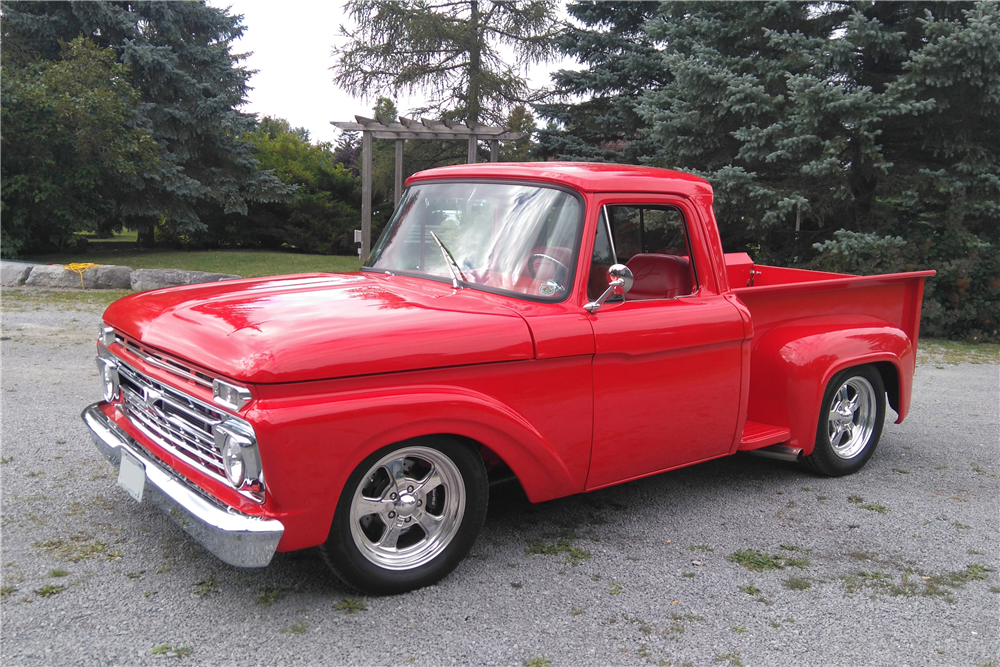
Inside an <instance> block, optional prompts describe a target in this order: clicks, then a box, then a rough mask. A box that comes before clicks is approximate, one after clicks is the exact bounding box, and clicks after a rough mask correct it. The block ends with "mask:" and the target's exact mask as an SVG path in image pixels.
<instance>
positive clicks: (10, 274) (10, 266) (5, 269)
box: [0, 262, 39, 287]
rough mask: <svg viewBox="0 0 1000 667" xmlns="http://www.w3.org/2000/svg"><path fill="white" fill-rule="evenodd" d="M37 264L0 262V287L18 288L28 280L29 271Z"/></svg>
mask: <svg viewBox="0 0 1000 667" xmlns="http://www.w3.org/2000/svg"><path fill="white" fill-rule="evenodd" d="M36 266H39V265H38V264H21V263H20V262H17V263H15V262H0V285H3V286H4V287H20V286H21V285H23V284H24V281H25V280H27V279H28V275H29V274H30V273H31V270H32V269H33V268H35V267H36Z"/></svg>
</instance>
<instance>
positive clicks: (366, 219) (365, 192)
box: [361, 130, 372, 262]
mask: <svg viewBox="0 0 1000 667" xmlns="http://www.w3.org/2000/svg"><path fill="white" fill-rule="evenodd" d="M371 248H372V133H371V131H370V130H365V131H364V132H362V133H361V261H362V262H366V261H368V255H369V254H370V253H371Z"/></svg>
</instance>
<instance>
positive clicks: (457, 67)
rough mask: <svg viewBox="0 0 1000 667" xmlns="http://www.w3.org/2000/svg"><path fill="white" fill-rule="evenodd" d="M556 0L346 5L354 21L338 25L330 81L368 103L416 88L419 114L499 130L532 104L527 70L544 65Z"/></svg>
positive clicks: (352, 0)
mask: <svg viewBox="0 0 1000 667" xmlns="http://www.w3.org/2000/svg"><path fill="white" fill-rule="evenodd" d="M556 7H557V3H556V2H554V1H553V0H527V1H525V2H517V3H509V2H499V1H494V0H459V1H456V2H448V3H441V4H433V3H428V2H395V1H393V0H349V1H348V2H347V4H346V5H345V9H346V11H347V13H348V14H349V15H350V17H351V19H352V20H353V21H354V22H355V24H356V25H355V27H353V29H350V30H348V29H347V28H345V27H344V26H341V27H340V32H341V35H342V36H344V37H347V38H348V40H349V41H348V42H347V44H346V45H345V46H344V47H342V48H338V49H335V50H334V52H333V54H334V56H336V58H337V64H336V65H335V66H334V72H335V76H334V80H335V81H336V82H337V83H338V84H340V85H341V86H343V87H344V88H345V89H346V90H348V91H350V92H351V93H353V94H355V95H358V96H360V97H367V98H369V99H371V98H375V97H376V96H382V95H395V94H396V93H397V91H399V90H407V91H409V92H415V91H420V92H421V93H423V94H424V95H425V96H426V97H427V99H428V100H429V106H428V107H427V108H425V109H422V110H420V111H419V113H426V112H430V111H436V112H437V113H438V114H443V113H444V112H446V111H448V110H457V111H455V113H456V114H457V115H456V117H457V118H460V119H463V120H467V121H469V122H471V123H478V122H481V121H485V122H487V123H489V124H495V125H499V124H502V123H503V121H504V120H505V116H506V114H507V113H508V112H509V111H510V110H511V109H512V108H513V107H515V106H516V105H518V104H523V103H525V102H530V101H533V100H534V99H535V98H536V95H535V94H534V93H532V91H530V90H529V88H528V84H527V81H526V79H525V70H526V68H527V67H528V66H529V65H531V64H533V63H537V62H541V61H545V60H547V59H548V58H549V57H550V55H551V53H552V51H553V43H552V41H553V39H554V37H555V35H556V34H557V33H556V30H557V21H556Z"/></svg>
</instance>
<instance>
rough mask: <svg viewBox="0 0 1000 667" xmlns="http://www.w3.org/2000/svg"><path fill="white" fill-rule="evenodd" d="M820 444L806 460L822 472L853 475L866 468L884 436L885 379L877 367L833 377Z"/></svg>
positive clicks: (819, 428) (826, 396) (822, 409)
mask: <svg viewBox="0 0 1000 667" xmlns="http://www.w3.org/2000/svg"><path fill="white" fill-rule="evenodd" d="M817 421H818V422H819V423H818V424H817V425H816V443H815V445H814V447H813V451H812V453H810V454H808V455H807V456H804V457H803V458H802V463H803V465H805V466H806V467H808V468H811V469H813V470H815V471H816V472H818V473H820V474H821V475H830V476H831V477H839V476H841V475H850V474H851V473H854V472H857V471H859V470H861V468H863V467H864V465H865V464H866V463H867V462H868V459H870V458H871V457H872V454H873V453H874V452H875V448H876V447H877V446H878V441H879V438H880V437H882V424H883V423H884V421H885V381H884V380H883V379H882V375H881V373H880V372H879V371H878V369H877V368H876V367H875V366H872V365H865V366H855V367H854V368H848V369H846V370H843V371H840V372H839V373H837V374H836V375H834V376H833V378H832V379H831V380H830V383H829V384H828V385H827V386H826V391H825V392H824V393H823V402H822V403H821V404H820V406H819V419H818V420H817Z"/></svg>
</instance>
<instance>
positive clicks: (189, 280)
mask: <svg viewBox="0 0 1000 667" xmlns="http://www.w3.org/2000/svg"><path fill="white" fill-rule="evenodd" d="M236 278H239V276H234V275H230V274H228V273H206V272H204V271H181V270H180V269H136V270H135V271H133V272H132V289H133V290H135V291H136V292H145V291H146V290H151V289H160V288H161V287H176V286H178V285H194V284H196V283H214V282H218V281H220V280H234V279H236Z"/></svg>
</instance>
